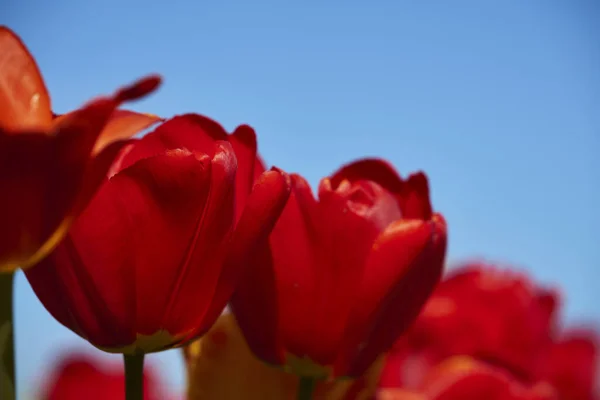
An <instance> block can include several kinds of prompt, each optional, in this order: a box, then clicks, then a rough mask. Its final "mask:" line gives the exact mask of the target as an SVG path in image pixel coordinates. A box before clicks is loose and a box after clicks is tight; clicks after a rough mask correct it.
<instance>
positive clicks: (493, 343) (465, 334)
mask: <svg viewBox="0 0 600 400" xmlns="http://www.w3.org/2000/svg"><path fill="white" fill-rule="evenodd" d="M558 301H559V300H558V297H557V295H556V293H555V292H553V291H550V290H547V289H540V288H538V287H536V286H535V285H534V284H533V283H532V282H531V281H530V280H529V279H528V278H527V277H526V276H524V275H522V274H519V273H517V272H514V271H508V270H506V271H502V270H497V269H494V268H492V267H490V266H485V265H479V264H476V265H468V266H466V267H465V268H461V269H460V270H458V271H455V272H453V273H451V274H450V275H449V277H448V278H446V279H444V280H443V281H442V283H440V285H439V286H438V287H437V289H436V290H435V292H434V294H433V295H432V296H431V298H430V299H429V300H428V302H427V304H426V305H425V307H424V308H423V311H422V312H421V314H420V316H419V318H418V319H417V321H416V322H415V324H414V325H413V326H412V327H411V329H409V331H408V332H407V334H406V335H405V336H404V337H402V338H400V339H399V341H398V343H397V344H396V345H395V346H394V347H395V348H394V351H393V353H395V354H394V355H393V356H392V357H390V360H389V362H388V365H387V366H386V368H385V369H384V372H383V375H382V382H381V385H383V386H399V385H400V386H403V387H406V386H413V385H414V384H417V383H418V382H419V380H420V378H419V376H418V375H419V374H420V372H419V371H421V372H423V371H426V370H427V368H428V366H429V365H432V364H436V363H438V362H440V361H441V360H443V359H445V358H447V357H450V356H453V355H469V356H473V357H475V358H477V359H479V360H485V361H486V362H488V363H489V364H493V365H497V366H499V367H502V368H507V369H509V370H510V371H511V373H512V374H515V375H518V376H519V377H521V378H523V379H526V380H527V379H534V378H535V377H536V376H537V373H538V369H539V367H540V363H542V357H543V356H544V354H545V353H546V351H547V350H548V348H549V346H550V343H551V337H552V333H553V332H554V325H555V321H554V320H555V311H556V308H557V304H558Z"/></svg>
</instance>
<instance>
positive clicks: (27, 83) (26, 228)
mask: <svg viewBox="0 0 600 400" xmlns="http://www.w3.org/2000/svg"><path fill="white" fill-rule="evenodd" d="M159 83H160V79H159V78H158V77H149V78H145V79H143V80H141V81H138V82H136V83H135V84H133V85H132V86H129V87H126V88H123V89H121V90H119V91H118V92H117V93H116V94H114V95H113V96H112V97H101V98H98V99H96V100H94V101H92V102H90V103H88V104H87V105H86V106H84V107H82V108H80V109H78V110H76V111H73V112H72V113H69V114H67V115H64V116H61V117H60V118H54V116H53V113H52V110H51V108H50V97H49V95H48V91H47V89H46V86H45V85H44V81H43V79H42V76H41V74H40V72H39V70H38V68H37V66H36V64H35V60H34V59H33V57H32V56H31V54H30V53H29V52H28V50H27V48H26V47H25V45H24V44H23V43H22V42H21V40H20V39H19V38H18V37H17V36H16V35H15V34H14V33H13V32H12V31H11V30H9V29H8V28H6V27H4V26H0V193H3V194H4V195H2V196H1V198H0V220H1V221H2V224H1V226H0V273H2V272H11V271H14V270H15V269H16V268H17V267H19V266H20V267H29V266H31V265H33V264H35V263H36V262H38V261H39V260H40V259H42V258H43V257H44V256H45V255H46V254H48V253H49V252H50V251H51V250H52V249H53V248H54V246H56V244H57V243H58V242H59V241H60V240H61V239H62V238H63V237H64V235H65V233H66V232H67V230H68V227H69V225H70V223H71V222H72V220H73V218H74V217H75V216H76V215H77V213H78V212H79V211H81V209H83V208H84V206H85V205H86V203H87V202H88V201H89V199H90V198H91V197H92V195H93V193H94V192H95V191H96V189H97V187H98V185H99V184H100V183H101V181H102V177H103V176H104V175H105V173H106V170H107V169H108V167H109V166H110V164H111V162H112V160H113V159H114V157H115V156H116V155H117V152H118V150H119V149H120V148H121V147H122V146H123V145H124V144H125V142H124V141H123V139H127V138H129V137H131V136H132V135H134V134H135V133H136V132H138V131H140V130H142V129H145V128H147V127H149V126H150V125H152V124H153V123H155V122H157V121H158V120H159V118H158V117H155V116H150V115H144V114H137V113H133V112H130V111H118V112H115V109H116V108H117V107H118V106H119V105H120V104H121V103H123V102H126V101H131V100H135V99H138V98H141V97H143V96H146V95H147V94H149V93H150V92H152V91H154V90H155V89H156V88H157V87H158V85H159ZM7 193H9V194H10V195H6V194H7Z"/></svg>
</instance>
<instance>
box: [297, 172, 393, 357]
mask: <svg viewBox="0 0 600 400" xmlns="http://www.w3.org/2000/svg"><path fill="white" fill-rule="evenodd" d="M347 186H348V188H343V187H342V186H340V187H338V190H337V191H332V190H331V187H330V185H329V180H328V179H324V180H323V181H322V182H321V185H320V187H319V219H318V224H317V229H318V232H317V234H318V237H317V240H318V243H316V244H314V249H313V251H315V252H316V254H317V257H318V258H317V260H316V263H315V264H313V265H310V266H309V268H312V269H313V270H314V273H315V274H316V278H315V279H316V291H315V295H314V296H313V299H312V301H313V304H314V307H313V309H312V310H311V312H310V314H312V323H311V326H312V333H311V334H310V335H307V336H306V337H305V338H304V342H305V346H306V347H307V352H308V354H309V355H310V357H311V358H312V359H313V360H314V361H317V362H319V363H320V364H322V365H329V364H331V363H332V362H333V360H334V359H335V356H336V354H337V352H338V350H339V346H340V344H341V339H342V337H343V335H344V330H345V327H346V324H347V321H348V318H349V314H350V310H351V307H352V305H353V301H352V300H353V298H354V297H353V296H354V294H355V293H356V292H357V291H358V289H359V285H360V281H361V279H362V276H363V274H364V268H365V265H366V262H367V257H368V255H369V253H370V251H371V247H372V245H373V242H374V241H375V239H376V238H377V236H378V235H379V234H380V232H381V231H382V230H383V229H385V227H386V226H387V225H388V224H389V223H390V222H391V221H393V220H396V219H399V218H400V216H401V215H400V211H399V209H398V207H397V204H396V202H395V200H394V199H393V197H392V196H391V195H390V194H389V193H388V192H386V191H385V190H383V189H382V188H381V187H380V186H378V185H377V184H375V183H373V182H364V181H361V182H358V183H353V184H348V185H347ZM386 205H389V207H387V206H386ZM288 240H289V239H288Z"/></svg>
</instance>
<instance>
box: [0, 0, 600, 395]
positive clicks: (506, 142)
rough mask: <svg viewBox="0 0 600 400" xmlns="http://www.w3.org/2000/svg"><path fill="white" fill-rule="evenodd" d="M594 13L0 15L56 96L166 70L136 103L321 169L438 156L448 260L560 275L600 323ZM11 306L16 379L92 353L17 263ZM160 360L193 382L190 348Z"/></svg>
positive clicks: (17, 9) (70, 5)
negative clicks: (209, 123)
mask: <svg viewBox="0 0 600 400" xmlns="http://www.w3.org/2000/svg"><path fill="white" fill-rule="evenodd" d="M167 4H169V5H168V6H167ZM217 4H219V5H217ZM599 18H600V7H599V6H598V3H597V2H595V1H593V0H590V1H584V0H581V1H580V0H572V1H557V0H528V1H520V0H505V1H480V0H473V1H460V0H457V1H453V2H449V1H427V2H426V1H401V0H396V1H392V0H387V1H386V0H380V1H372V2H366V1H356V0H346V1H340V0H337V1H327V0H322V1H315V0H306V1H303V2H283V1H280V2H276V1H264V0H254V1H245V2H243V1H221V2H203V1H197V2H196V1H191V0H173V1H171V2H158V1H143V2H142V1H129V2H123V3H122V2H120V1H117V0H105V1H102V2H92V1H89V2H85V1H75V0H70V1H69V0H57V1H55V2H52V4H51V5H50V3H49V2H48V1H46V0H4V2H3V11H2V16H1V17H0V23H5V24H7V25H9V26H10V27H11V28H13V29H14V30H15V31H16V32H17V33H18V34H20V35H21V36H22V38H23V39H24V41H25V42H26V43H27V44H28V46H29V48H30V49H31V51H32V52H33V54H34V55H35V56H36V58H37V60H38V63H39V65H40V67H41V69H42V72H43V75H44V77H45V79H46V82H47V84H48V87H49V89H50V92H51V94H52V99H53V105H54V108H55V110H56V111H58V112H64V111H67V110H70V109H72V108H75V107H77V106H79V105H81V104H82V103H83V102H85V101H87V100H88V99H89V98H91V97H93V96H95V95H97V94H101V93H110V92H111V91H112V90H113V89H114V88H116V87H118V86H120V85H121V84H124V83H128V82H130V81H132V80H133V79H135V78H137V77H139V76H141V75H143V74H146V73H150V72H159V73H161V74H163V75H164V76H165V84H164V86H163V88H162V89H161V90H160V92H159V93H158V94H156V95H154V96H152V97H151V98H149V99H148V100H145V101H143V102H140V103H136V104H135V108H136V109H138V110H145V111H148V112H153V113H156V114H160V115H163V116H171V115H174V114H179V113H183V112H188V111H194V112H198V113H203V114H206V115H208V116H211V117H213V118H215V119H217V120H218V121H220V122H222V123H223V124H224V125H225V127H227V128H228V129H233V128H234V127H235V126H236V125H238V124H240V123H249V124H251V125H252V126H253V127H254V128H255V129H256V130H257V132H258V135H259V146H260V150H261V152H262V154H263V156H264V158H265V159H266V160H267V161H268V162H269V163H271V164H275V165H277V166H279V167H281V168H283V169H285V170H288V171H290V172H299V173H301V174H303V175H304V176H306V177H307V178H308V179H309V181H310V182H311V183H313V184H316V182H317V181H318V179H319V178H320V177H322V176H324V175H327V174H329V173H330V172H332V171H333V170H334V169H336V168H337V167H338V166H339V165H340V164H341V163H344V162H347V161H350V160H352V159H354V158H357V157H362V156H380V157H385V158H388V159H389V160H391V161H392V162H393V163H394V164H395V165H396V166H397V167H398V169H399V170H400V171H401V172H402V173H408V172H410V171H414V170H418V169H423V170H425V171H426V172H427V173H428V175H429V178H430V183H431V187H432V197H433V203H434V206H435V207H436V208H437V209H438V210H439V211H441V212H442V213H444V214H445V216H446V218H447V220H448V222H449V226H450V247H449V261H450V263H454V262H457V261H460V260H462V259H465V258H471V257H480V256H481V257H486V258H488V259H490V260H496V261H501V262H508V263H511V264H514V265H516V266H518V267H520V268H524V269H526V270H528V271H530V272H531V273H532V274H533V275H534V276H535V277H536V278H537V279H539V280H540V281H542V282H546V283H556V284H560V286H561V288H562V289H563V291H564V293H565V296H566V304H565V308H564V311H565V313H566V315H567V318H568V320H569V321H580V320H583V319H592V320H595V321H600V314H599V312H598V306H597V304H598V302H597V301H598V295H597V289H598V282H599V281H600V273H599V272H598V269H599V268H600V246H598V245H597V244H598V230H597V227H598V226H600V213H599V211H598V204H600V188H599V185H598V182H600V179H599V178H600V159H599V158H598V157H595V156H596V155H597V154H598V152H599V150H600V113H599V110H600V74H599V72H598V71H600V45H599V41H598V38H599V37H600V27H599V26H598V25H597V21H598V19H599ZM595 23H596V26H595V25H594V24H595ZM16 312H17V317H16V329H17V335H18V342H17V352H18V357H19V360H18V361H19V364H18V380H19V385H20V388H21V389H26V388H27V386H28V385H27V382H31V379H32V377H36V376H41V375H42V374H43V373H44V372H45V368H46V366H47V365H48V364H49V363H50V362H51V360H52V359H53V358H54V357H56V356H57V355H58V354H60V351H61V350H62V349H63V347H64V346H67V345H69V346H74V347H76V348H83V349H89V346H87V345H86V344H85V342H83V341H82V340H78V339H76V338H75V336H74V335H73V334H71V333H70V332H69V331H67V330H66V329H64V328H62V327H61V326H60V325H58V323H56V322H54V321H53V320H52V319H51V317H49V316H48V315H47V314H46V312H45V310H44V309H43V308H42V306H41V305H40V304H39V303H38V301H37V299H36V298H35V296H34V294H33V293H32V291H31V290H30V289H29V288H28V286H27V283H26V281H25V279H23V277H22V276H19V277H18V280H17V288H16ZM149 359H150V360H151V361H155V362H158V363H159V365H161V366H162V367H164V372H165V377H166V379H167V382H168V383H169V384H171V385H172V386H173V387H174V388H175V389H180V388H182V385H183V370H182V366H181V360H180V358H179V355H178V353H177V352H173V351H171V352H167V353H164V354H162V355H159V356H151V357H150V358H149Z"/></svg>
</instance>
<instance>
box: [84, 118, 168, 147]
mask: <svg viewBox="0 0 600 400" xmlns="http://www.w3.org/2000/svg"><path fill="white" fill-rule="evenodd" d="M159 121H162V118H160V117H159V116H157V115H153V114H142V113H137V112H134V111H127V110H116V111H115V112H113V115H112V117H111V119H110V120H109V121H108V124H107V125H106V126H105V127H104V129H103V130H102V133H100V136H99V137H98V140H96V145H95V146H94V150H93V153H94V154H98V153H99V152H100V151H102V150H103V149H104V148H105V147H106V146H107V145H108V144H110V143H112V142H114V141H116V140H120V139H128V138H130V137H132V136H134V135H135V134H137V133H139V132H141V131H143V130H144V129H148V128H149V127H150V126H152V125H154V124H155V123H157V122H159Z"/></svg>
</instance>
